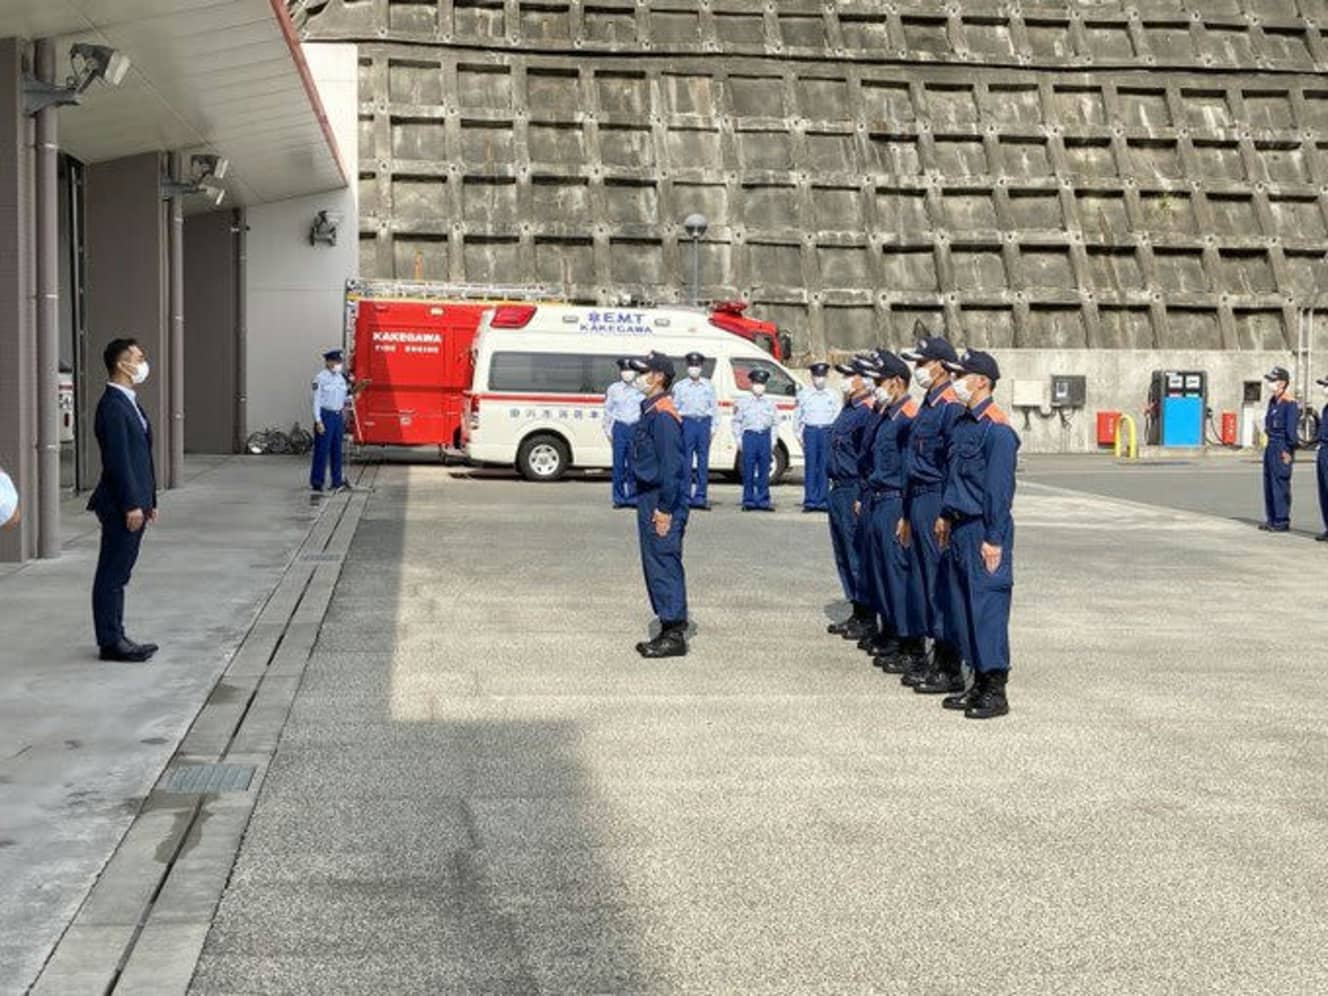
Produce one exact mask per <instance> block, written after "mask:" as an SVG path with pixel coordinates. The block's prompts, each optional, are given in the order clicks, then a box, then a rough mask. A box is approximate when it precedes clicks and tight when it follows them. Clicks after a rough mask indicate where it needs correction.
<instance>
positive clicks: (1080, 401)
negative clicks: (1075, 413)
mask: <svg viewBox="0 0 1328 996" xmlns="http://www.w3.org/2000/svg"><path fill="white" fill-rule="evenodd" d="M1087 399H1088V378H1087V377H1085V376H1084V375H1083V374H1052V375H1051V407H1052V408H1082V407H1084V405H1085V403H1086V402H1087Z"/></svg>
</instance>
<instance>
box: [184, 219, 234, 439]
mask: <svg viewBox="0 0 1328 996" xmlns="http://www.w3.org/2000/svg"><path fill="white" fill-rule="evenodd" d="M238 213H239V212H236V211H210V212H208V213H206V214H195V215H190V217H189V218H187V219H186V220H185V223H184V336H185V346H184V371H185V395H186V398H187V399H188V417H187V418H186V419H185V436H184V443H185V449H186V450H188V451H189V452H190V453H234V452H236V450H237V442H236V436H237V435H238V434H239V431H240V430H239V425H242V424H243V423H242V422H237V411H236V409H237V407H238V399H239V398H240V397H241V395H242V393H243V392H242V391H241V389H240V377H239V371H240V364H241V360H240V355H239V352H240V342H239V325H240V314H239V305H240V303H241V302H242V301H243V300H244V288H243V285H242V283H241V280H240V274H239V238H240V236H241V234H242V233H241V232H239V231H237V229H238V228H239V225H238V224H237V223H236V216H237V215H238Z"/></svg>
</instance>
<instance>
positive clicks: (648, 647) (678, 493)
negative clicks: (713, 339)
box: [631, 352, 689, 659]
mask: <svg viewBox="0 0 1328 996" xmlns="http://www.w3.org/2000/svg"><path fill="white" fill-rule="evenodd" d="M631 363H632V368H633V369H634V370H635V371H636V372H637V373H639V374H640V375H641V376H640V378H639V383H640V385H641V391H642V393H643V395H644V397H645V400H644V401H642V402H641V417H640V419H638V420H637V422H636V425H635V427H634V429H633V438H632V468H633V472H634V473H635V475H636V531H637V537H638V539H639V541H640V544H641V567H642V569H643V571H644V573H645V578H646V593H647V594H648V595H649V596H650V608H651V609H652V610H653V611H654V613H655V615H656V616H658V617H659V635H658V636H656V637H655V638H654V639H653V640H649V641H645V642H642V643H638V644H637V645H636V652H637V653H638V654H640V655H641V656H642V657H646V658H651V659H653V658H659V657H682V656H684V655H686V653H687V578H686V575H685V574H684V573H683V567H682V541H683V535H684V534H685V533H686V532H687V511H688V500H687V483H688V482H687V479H688V474H689V472H688V469H687V465H686V464H685V463H684V462H683V442H682V432H683V430H682V416H680V415H679V414H678V409H677V407H676V406H675V405H674V403H673V398H672V397H670V395H669V388H671V387H672V386H673V377H674V372H673V361H672V360H670V359H669V358H668V357H667V356H665V355H663V354H662V353H655V352H652V353H651V354H650V355H649V356H647V357H645V358H644V359H638V360H632V361H631Z"/></svg>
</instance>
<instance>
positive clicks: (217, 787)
mask: <svg viewBox="0 0 1328 996" xmlns="http://www.w3.org/2000/svg"><path fill="white" fill-rule="evenodd" d="M253 777H254V766H253V765H252V764H182V765H180V767H178V768H176V769H175V770H174V771H172V772H171V773H170V776H169V777H168V778H167V779H166V791H167V792H247V791H248V790H249V783H250V781H252V780H253Z"/></svg>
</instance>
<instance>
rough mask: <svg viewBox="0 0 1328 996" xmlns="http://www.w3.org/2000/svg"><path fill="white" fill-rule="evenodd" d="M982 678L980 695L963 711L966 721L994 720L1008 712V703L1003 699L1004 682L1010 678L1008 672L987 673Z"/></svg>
mask: <svg viewBox="0 0 1328 996" xmlns="http://www.w3.org/2000/svg"><path fill="white" fill-rule="evenodd" d="M983 677H984V678H985V679H986V680H985V681H984V682H983V686H982V693H981V694H980V695H978V697H977V701H976V702H974V703H973V704H972V705H971V706H969V707H968V708H967V709H965V710H964V716H965V717H966V718H967V719H995V718H996V717H997V716H1004V715H1005V714H1006V713H1007V712H1009V711H1010V703H1009V702H1008V701H1007V700H1006V698H1005V682H1006V679H1008V678H1009V677H1010V672H1009V671H988V672H987V673H986V674H985V675H983Z"/></svg>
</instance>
